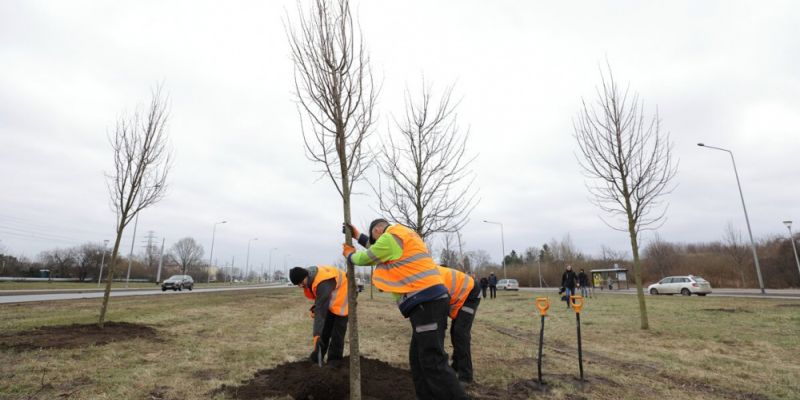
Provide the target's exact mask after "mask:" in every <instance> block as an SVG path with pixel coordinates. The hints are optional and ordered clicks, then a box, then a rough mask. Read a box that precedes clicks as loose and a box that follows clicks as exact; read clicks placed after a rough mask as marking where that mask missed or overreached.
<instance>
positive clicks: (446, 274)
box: [437, 266, 475, 319]
mask: <svg viewBox="0 0 800 400" xmlns="http://www.w3.org/2000/svg"><path fill="white" fill-rule="evenodd" d="M437 268H438V270H439V273H440V274H441V275H442V279H443V280H444V282H445V285H446V286H447V290H448V292H449V293H450V318H452V319H455V318H456V316H457V315H458V311H459V310H460V309H461V306H463V305H464V303H465V302H466V301H467V296H469V293H470V292H471V291H472V289H473V288H474V287H475V280H474V279H472V277H470V276H469V275H467V274H465V273H463V272H461V271H457V270H455V269H452V268H446V267H441V266H438V267H437Z"/></svg>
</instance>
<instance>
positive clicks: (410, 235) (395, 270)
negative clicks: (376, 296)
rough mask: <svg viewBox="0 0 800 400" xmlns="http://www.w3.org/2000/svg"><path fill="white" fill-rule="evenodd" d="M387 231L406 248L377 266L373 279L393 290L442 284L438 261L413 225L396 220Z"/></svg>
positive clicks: (417, 289) (407, 291)
mask: <svg viewBox="0 0 800 400" xmlns="http://www.w3.org/2000/svg"><path fill="white" fill-rule="evenodd" d="M383 234H384V235H386V234H390V235H392V237H393V238H394V240H395V241H396V242H397V244H398V245H399V246H400V248H401V249H402V250H403V254H402V255H401V256H400V258H398V259H397V260H391V261H388V262H386V263H383V264H377V265H376V266H375V272H374V273H373V275H372V283H373V284H375V286H376V287H377V288H378V289H380V290H383V291H384V292H391V293H406V294H407V293H412V292H418V291H420V290H423V289H427V288H429V287H431V286H434V285H443V284H444V281H443V280H442V276H441V274H439V270H438V269H436V263H435V262H434V261H433V258H431V255H430V254H428V246H426V245H425V242H424V241H422V238H420V237H419V235H417V232H414V231H413V230H412V229H409V228H407V227H405V226H403V225H400V224H395V225H391V226H389V227H388V228H386V232H384V233H383Z"/></svg>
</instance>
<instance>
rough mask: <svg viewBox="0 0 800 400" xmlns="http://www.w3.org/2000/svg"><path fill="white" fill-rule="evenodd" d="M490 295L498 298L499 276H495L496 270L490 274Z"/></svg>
mask: <svg viewBox="0 0 800 400" xmlns="http://www.w3.org/2000/svg"><path fill="white" fill-rule="evenodd" d="M489 295H490V296H491V297H492V298H493V299H495V298H497V277H496V276H494V272H492V273H491V274H489Z"/></svg>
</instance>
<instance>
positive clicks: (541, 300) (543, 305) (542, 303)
mask: <svg viewBox="0 0 800 400" xmlns="http://www.w3.org/2000/svg"><path fill="white" fill-rule="evenodd" d="M536 308H538V309H539V314H541V315H547V309H548V308H550V299H548V298H547V297H537V298H536Z"/></svg>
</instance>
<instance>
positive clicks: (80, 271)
mask: <svg viewBox="0 0 800 400" xmlns="http://www.w3.org/2000/svg"><path fill="white" fill-rule="evenodd" d="M103 251H104V248H103V244H102V243H85V244H82V245H80V246H77V247H75V248H74V249H73V252H74V254H75V269H76V271H77V275H78V280H80V281H81V282H83V281H84V280H85V279H86V277H87V276H88V275H89V272H91V271H94V273H96V274H97V273H100V262H101V261H102V255H103Z"/></svg>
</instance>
